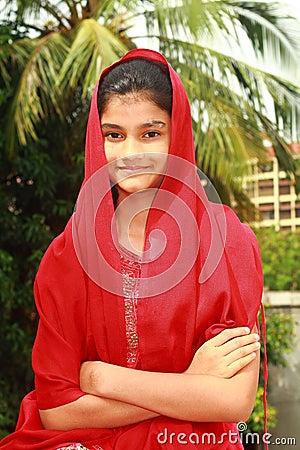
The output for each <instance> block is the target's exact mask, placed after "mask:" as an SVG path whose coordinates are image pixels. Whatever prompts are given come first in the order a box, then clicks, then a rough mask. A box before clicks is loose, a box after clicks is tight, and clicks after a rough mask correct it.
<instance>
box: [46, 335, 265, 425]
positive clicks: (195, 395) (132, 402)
mask: <svg viewBox="0 0 300 450" xmlns="http://www.w3.org/2000/svg"><path fill="white" fill-rule="evenodd" d="M258 341H259V336H258V335H257V329H256V327H254V329H253V330H252V332H251V333H250V332H249V329H248V330H247V329H246V328H244V327H239V328H233V329H227V330H224V331H222V332H221V333H220V334H219V335H218V336H216V337H214V338H212V339H210V340H209V341H207V342H206V343H204V344H203V345H202V346H201V347H200V348H199V349H198V350H197V352H196V354H195V356H194V358H193V360H192V362H191V364H190V366H189V367H188V369H187V370H186V371H185V372H183V373H179V374H176V373H161V372H147V371H141V370H136V369H129V368H125V367H120V366H115V365H113V364H108V363H103V362H101V361H87V362H85V363H83V364H82V366H81V371H80V388H81V389H82V390H83V391H84V392H86V395H84V396H82V397H80V398H79V399H78V400H76V401H74V402H71V403H68V404H65V405H63V406H59V407H56V408H52V409H47V410H40V416H41V420H42V423H43V426H44V427H45V428H46V429H56V430H71V429H74V428H113V427H119V426H124V425H129V424H133V423H136V422H140V421H142V420H147V419H151V418H154V417H157V416H160V415H164V416H168V417H172V418H175V419H180V420H186V421H195V422H238V421H244V420H246V419H247V418H248V417H249V415H250V414H251V411H252V408H253V404H254V400H255V396H256V390H257V383H258V373H259V342H258Z"/></svg>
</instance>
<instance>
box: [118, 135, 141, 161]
mask: <svg viewBox="0 0 300 450" xmlns="http://www.w3.org/2000/svg"><path fill="white" fill-rule="evenodd" d="M120 157H121V158H122V159H124V161H126V160H127V159H131V160H132V159H138V160H140V159H143V158H144V153H142V152H141V149H140V144H139V143H138V142H137V141H136V140H135V139H134V138H127V139H126V140H125V141H124V142H123V144H122V151H121V155H120Z"/></svg>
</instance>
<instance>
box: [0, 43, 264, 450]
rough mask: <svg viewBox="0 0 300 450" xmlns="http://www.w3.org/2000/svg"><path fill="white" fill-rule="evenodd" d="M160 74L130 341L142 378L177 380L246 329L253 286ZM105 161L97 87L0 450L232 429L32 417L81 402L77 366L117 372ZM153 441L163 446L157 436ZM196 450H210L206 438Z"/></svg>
mask: <svg viewBox="0 0 300 450" xmlns="http://www.w3.org/2000/svg"><path fill="white" fill-rule="evenodd" d="M128 58H149V59H151V60H158V61H161V62H162V63H163V64H165V65H167V62H166V61H165V59H164V58H163V57H162V56H161V55H160V54H158V53H156V52H153V51H150V50H133V51H131V52H129V53H128V54H127V55H126V56H125V57H124V58H123V59H122V60H121V61H123V60H124V59H128ZM116 64H119V62H118V63H116ZM168 67H169V73H170V77H171V82H172V86H173V108H172V139H171V148H170V155H171V156H170V159H169V163H168V167H167V172H166V176H165V177H164V180H163V183H162V185H161V187H160V189H159V191H158V194H157V195H156V197H155V200H154V202H153V205H152V208H151V211H150V213H149V217H148V222H147V230H146V231H147V232H146V248H145V250H146V253H145V255H146V256H145V257H144V260H143V264H142V274H141V277H142V280H141V293H140V298H139V303H138V336H139V353H140V355H141V361H140V364H141V369H142V370H149V371H161V372H182V371H184V370H185V369H186V368H187V367H188V366H189V364H190V362H191V360H192V357H193V355H194V352H195V350H196V349H197V348H198V347H199V346H200V345H201V344H202V343H203V342H204V341H205V340H207V339H208V338H210V337H212V336H213V335H215V334H216V333H219V332H220V331H221V330H223V329H224V328H227V327H235V326H246V325H247V326H248V327H250V328H252V327H253V325H254V324H255V321H256V318H257V313H258V310H259V307H260V303H261V295H262V285H263V279H262V271H261V261H260V256H259V250H258V246H257V243H256V239H255V237H254V235H253V233H252V232H251V230H250V229H249V228H248V227H246V226H245V225H242V224H241V223H240V221H239V219H238V218H237V216H236V215H235V214H234V213H233V211H232V210H231V209H229V208H227V207H223V206H221V205H216V204H212V203H210V202H209V201H208V200H207V198H206V195H205V193H204V191H203V188H202V186H201V183H200V182H199V178H198V175H197V174H196V169H195V166H196V164H195V153H194V145H193V135H192V123H191V114H190V107H189V102H188V99H187V96H186V93H185V90H184V87H183V85H182V82H181V80H180V78H179V77H178V75H177V74H176V73H175V71H174V70H173V69H172V68H171V67H170V66H168ZM109 70H110V68H108V69H106V71H105V72H104V73H106V72H107V71H109ZM100 83H101V79H100ZM179 158H181V159H179ZM105 164H106V159H105V155H104V150H103V140H102V133H101V128H100V121H99V117H98V111H97V88H96V90H95V94H94V96H93V100H92V105H91V111H90V116H89V122H88V128H87V139H86V153H85V179H84V183H83V187H82V189H81V193H80V196H79V198H78V202H77V208H76V212H75V213H74V215H73V216H72V217H71V219H70V221H69V222H68V224H67V226H66V228H65V230H64V232H63V233H62V234H61V235H60V236H58V237H57V238H56V239H55V240H54V241H53V242H52V244H51V245H50V247H49V249H48V250H47V252H46V254H45V256H44V258H43V260H42V262H41V265H40V268H39V271H38V274H37V277H36V282H35V298H36V305H37V308H38V311H39V315H40V323H39V328H38V332H37V336H36V340H35V344H34V349H33V356H32V358H33V368H34V372H35V385H36V390H35V391H34V392H32V393H30V394H29V395H27V396H26V397H25V399H24V400H23V402H22V406H21V412H20V417H19V421H18V424H17V430H16V432H15V433H13V434H12V435H10V436H8V437H7V438H6V439H4V440H3V441H2V443H1V445H0V447H1V448H3V449H14V450H19V449H20V450H21V449H22V450H23V449H24V448H32V449H44V450H50V449H51V450H54V449H57V448H59V447H62V446H64V445H68V444H70V443H72V442H81V443H82V444H83V445H85V446H86V447H88V448H90V449H93V448H99V449H100V448H102V449H103V450H109V449H113V448H115V449H117V450H128V449H129V448H130V449H138V450H141V449H145V450H153V449H158V448H165V449H168V448H170V449H175V448H178V449H179V448H181V447H182V444H179V443H177V444H176V441H174V442H172V443H170V440H169V438H168V439H167V442H166V443H165V444H164V445H163V446H161V444H159V442H158V439H157V436H158V435H159V433H162V432H164V430H165V428H166V427H168V429H169V430H171V432H175V433H177V434H178V433H180V432H183V433H185V434H186V435H187V436H191V433H194V435H193V439H194V443H191V442H190V443H188V444H186V448H195V439H196V433H197V435H199V436H201V435H202V433H210V432H213V433H215V436H216V439H218V436H219V437H220V436H221V434H222V433H224V432H226V431H227V432H228V431H229V430H233V431H236V428H235V425H233V424H228V423H186V422H182V421H179V420H173V419H170V418H166V417H159V418H156V419H153V420H147V421H144V422H141V423H138V424H134V425H131V426H127V427H122V428H118V429H107V430H105V429H88V430H86V429H76V430H73V431H70V432H61V431H47V430H44V429H43V427H42V424H41V422H40V419H39V415H38V408H41V409H47V408H54V407H56V406H59V405H63V404H65V403H68V402H72V401H75V400H76V399H78V398H79V397H80V396H82V395H84V393H83V392H82V391H81V390H80V387H79V370H80V365H81V363H82V362H83V361H86V360H98V359H100V360H102V361H106V362H109V363H113V364H118V365H126V344H127V342H126V336H125V321H124V300H123V297H122V294H121V290H120V286H121V281H120V256H119V253H118V250H117V248H116V246H115V243H114V239H113V236H112V232H111V230H112V228H113V227H112V218H113V213H114V208H113V201H112V196H111V191H110V182H109V177H108V174H107V171H106V169H105V168H104V166H105ZM99 196H100V197H101V198H100V199H99ZM149 238H150V239H149ZM162 242H163V243H164V246H165V248H163V249H162V248H161V243H162ZM160 439H161V443H162V441H163V440H164V436H163V435H160ZM201 448H207V449H209V448H215V447H214V445H209V444H207V441H206V446H202V445H201ZM231 448H240V447H239V445H236V444H233V443H229V442H226V440H225V442H223V444H221V443H220V442H219V444H218V449H231Z"/></svg>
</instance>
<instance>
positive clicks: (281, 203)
mask: <svg viewBox="0 0 300 450" xmlns="http://www.w3.org/2000/svg"><path fill="white" fill-rule="evenodd" d="M293 150H294V152H295V158H300V148H299V145H297V144H296V145H294V146H293ZM243 188H244V189H245V191H246V192H247V194H248V196H249V198H250V199H251V201H252V203H253V204H254V205H255V206H256V208H257V219H256V221H255V223H254V225H255V226H257V227H274V228H275V229H276V230H278V231H279V230H289V231H296V230H297V229H299V230H300V194H297V193H296V190H295V182H294V181H293V179H289V178H288V176H287V174H286V172H285V171H284V170H282V169H281V168H280V167H279V164H278V160H277V158H276V157H275V156H274V151H273V149H272V148H269V158H268V161H267V162H266V163H261V162H259V161H258V160H257V159H253V160H251V161H249V174H248V175H247V176H245V177H244V179H243Z"/></svg>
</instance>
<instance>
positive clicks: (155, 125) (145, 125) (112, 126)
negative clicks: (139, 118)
mask: <svg viewBox="0 0 300 450" xmlns="http://www.w3.org/2000/svg"><path fill="white" fill-rule="evenodd" d="M165 126H166V123H165V122H163V121H161V120H150V121H149V122H145V123H142V124H140V125H139V126H138V128H140V129H143V128H163V127H165ZM102 129H103V130H105V129H119V130H120V129H122V127H121V126H120V125H118V124H116V123H103V124H102Z"/></svg>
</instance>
